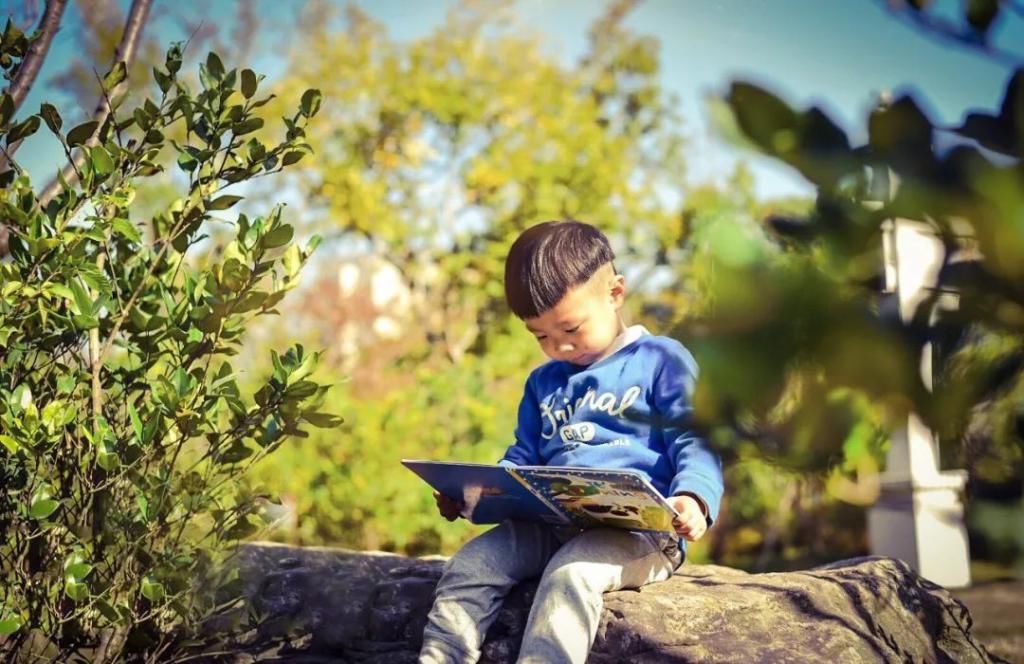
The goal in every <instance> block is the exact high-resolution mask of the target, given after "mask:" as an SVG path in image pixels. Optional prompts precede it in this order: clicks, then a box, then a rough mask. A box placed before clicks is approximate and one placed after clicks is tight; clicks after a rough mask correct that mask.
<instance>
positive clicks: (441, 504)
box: [434, 491, 462, 521]
mask: <svg viewBox="0 0 1024 664" xmlns="http://www.w3.org/2000/svg"><path fill="white" fill-rule="evenodd" d="M434 500H435V501H436V502H437V511H438V512H440V513H441V516H443V517H444V518H446V519H448V520H449V521H454V520H455V519H458V518H459V517H460V516H462V503H461V502H459V501H457V500H453V499H451V498H449V497H448V496H443V495H441V492H439V491H435V492H434Z"/></svg>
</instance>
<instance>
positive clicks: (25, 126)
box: [7, 115, 40, 145]
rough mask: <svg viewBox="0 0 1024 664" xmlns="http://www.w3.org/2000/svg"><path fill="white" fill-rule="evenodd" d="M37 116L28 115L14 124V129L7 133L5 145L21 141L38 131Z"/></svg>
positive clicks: (38, 122)
mask: <svg viewBox="0 0 1024 664" xmlns="http://www.w3.org/2000/svg"><path fill="white" fill-rule="evenodd" d="M39 124H40V121H39V116H38V115H30V116H29V117H27V118H25V119H24V120H23V121H21V122H19V123H18V124H16V125H15V126H14V129H12V130H11V131H10V133H8V134H7V145H11V144H12V143H17V142H18V141H23V140H25V139H26V138H28V137H29V136H31V135H32V134H34V133H36V132H37V131H39Z"/></svg>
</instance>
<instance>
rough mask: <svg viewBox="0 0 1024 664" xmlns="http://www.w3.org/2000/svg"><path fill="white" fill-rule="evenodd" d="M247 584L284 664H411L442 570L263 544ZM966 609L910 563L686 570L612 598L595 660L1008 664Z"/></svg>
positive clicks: (513, 634) (246, 571)
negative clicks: (980, 636)
mask: <svg viewBox="0 0 1024 664" xmlns="http://www.w3.org/2000/svg"><path fill="white" fill-rule="evenodd" d="M240 561H241V562H240V565H241V571H242V578H243V579H245V580H246V583H247V586H246V587H247V592H248V594H249V596H250V598H251V599H252V601H253V603H254V604H255V606H256V607H257V608H258V609H259V611H260V612H261V614H262V615H263V616H264V627H262V628H261V630H260V634H261V636H263V637H264V638H271V637H274V636H276V635H280V634H286V633H287V634H302V635H306V637H307V638H306V640H305V644H308V645H307V646H306V647H304V648H303V649H302V652H299V653H295V654H293V655H291V656H289V657H283V658H280V659H275V661H282V662H283V661H289V662H300V661H308V662H313V661H316V662H326V661H331V659H332V658H333V659H334V660H335V661H339V662H361V663H365V664H377V663H380V664H383V663H384V662H387V663H388V664H401V663H403V662H415V660H416V652H417V650H418V649H419V645H420V641H421V638H422V633H423V626H424V624H425V621H426V613H427V611H428V610H429V608H430V604H431V601H432V593H433V588H434V585H435V584H436V582H437V579H438V578H439V576H440V572H441V566H442V564H443V560H442V559H440V558H432V559H428V558H423V559H410V558H404V557H401V556H395V555H390V554H382V553H364V552H353V551H344V550H337V549H319V548H318V549H313V548H305V549H296V548H292V547H285V546H277V545H265V544H255V545H250V546H247V547H246V548H245V549H244V551H243V552H242V555H241V557H240ZM533 588H534V584H532V583H524V584H522V585H521V586H519V587H517V588H516V589H514V590H513V592H512V593H511V594H510V595H509V597H508V598H507V599H506V602H505V606H504V608H503V609H502V610H501V612H500V613H499V616H498V619H497V621H496V622H495V624H494V626H493V627H492V628H491V630H490V632H489V633H488V636H487V640H486V643H485V645H484V648H483V657H482V659H481V662H485V663H492V664H499V663H502V664H503V663H506V662H513V661H515V656H516V653H517V652H518V650H519V642H520V639H521V637H522V630H523V627H524V625H525V623H526V616H527V613H528V611H529V606H530V602H531V601H532V599H533ZM971 628H972V620H971V615H970V613H969V612H968V610H967V609H966V607H965V606H964V605H963V604H962V603H961V602H960V601H958V600H957V599H955V598H954V597H953V596H952V595H951V594H950V593H949V592H948V591H946V590H945V589H943V588H941V587H939V586H936V585H935V584H932V583H930V582H928V581H926V580H925V579H923V578H921V577H920V576H918V575H917V574H916V573H914V572H913V571H912V570H910V569H909V568H908V567H907V566H906V565H905V564H904V563H902V562H900V561H896V560H892V559H888V558H857V559H853V560H846V561H841V562H838V563H833V564H831V565H826V566H823V567H817V568H814V569H810V570H807V571H801V572H787V573H769V574H747V573H745V572H741V571H738V570H735V569H730V568H727V567H719V566H714V565H684V566H683V567H682V568H681V569H680V570H679V571H678V572H677V574H676V576H674V577H673V578H672V579H670V580H669V581H666V582H664V583H658V584H654V585H651V586H647V587H644V588H642V589H640V590H638V591H636V590H634V591H620V592H614V593H608V594H607V595H606V596H605V610H604V616H603V619H602V623H601V626H600V628H599V630H598V634H597V639H596V641H595V643H594V647H593V649H592V651H591V656H590V660H589V661H590V662H592V663H593V664H606V663H607V664H611V663H612V662H615V663H618V662H637V663H645V662H651V663H653V662H659V663H661V662H679V663H684V662H686V663H690V662H704V663H712V664H719V663H720V664H725V663H727V662H728V663H732V662H736V663H740V662H742V663H743V664H750V663H757V662H771V663H772V664H778V663H785V662H794V663H796V662H799V663H807V662H828V663H829V664H842V663H845V662H851V663H858V664H859V663H860V662H893V663H895V662H901V663H902V662H979V663H984V662H999V661H1002V660H999V659H998V658H995V657H993V656H992V655H990V654H989V653H988V652H987V651H986V650H985V648H984V647H983V646H982V645H981V644H980V643H979V642H978V641H977V640H976V639H975V638H974V637H973V636H972V635H971Z"/></svg>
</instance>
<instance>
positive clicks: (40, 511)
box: [28, 494, 60, 520]
mask: <svg viewBox="0 0 1024 664" xmlns="http://www.w3.org/2000/svg"><path fill="white" fill-rule="evenodd" d="M44 496H45V497H44ZM58 507H60V501H57V500H54V499H53V498H50V497H49V495H48V494H41V495H40V496H39V497H37V498H36V499H35V500H33V501H32V506H31V507H29V509H28V515H29V516H30V517H32V518H33V519H37V520H42V519H45V518H46V517H48V516H50V515H51V514H53V513H54V512H56V511H57V508H58Z"/></svg>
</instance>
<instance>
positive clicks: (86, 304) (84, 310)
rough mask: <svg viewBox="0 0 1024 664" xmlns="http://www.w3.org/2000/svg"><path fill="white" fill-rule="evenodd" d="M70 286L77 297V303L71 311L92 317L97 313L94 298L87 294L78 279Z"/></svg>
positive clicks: (72, 281) (75, 302)
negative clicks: (94, 307)
mask: <svg viewBox="0 0 1024 664" xmlns="http://www.w3.org/2000/svg"><path fill="white" fill-rule="evenodd" d="M69 286H70V287H71V292H72V293H73V294H74V296H75V301H74V303H73V304H72V306H71V310H72V311H73V312H74V313H76V314H81V315H83V316H91V315H92V314H93V313H95V311H94V309H93V301H92V298H91V297H89V294H88V293H86V292H85V288H83V287H82V284H81V283H80V282H79V281H78V279H72V280H71V282H70V284H69Z"/></svg>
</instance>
